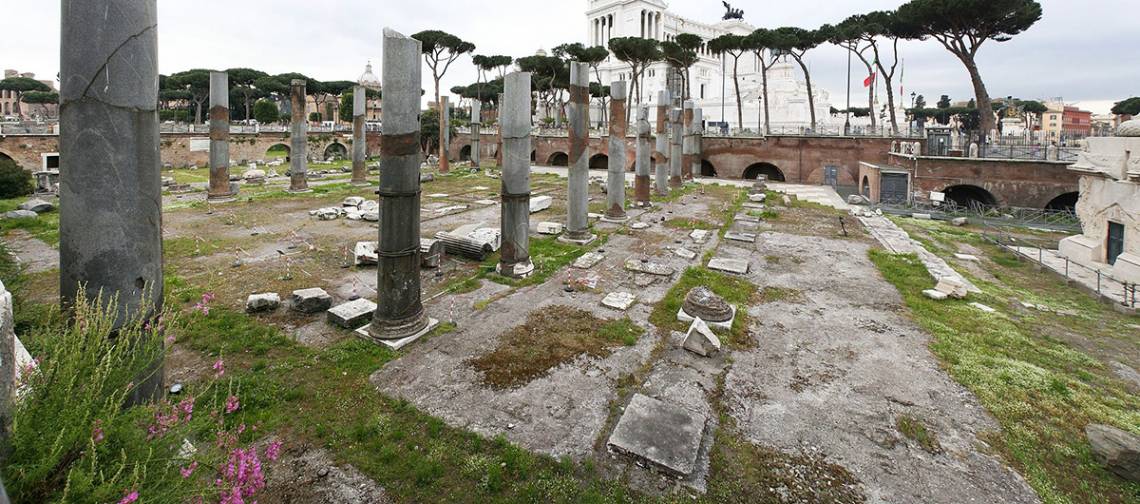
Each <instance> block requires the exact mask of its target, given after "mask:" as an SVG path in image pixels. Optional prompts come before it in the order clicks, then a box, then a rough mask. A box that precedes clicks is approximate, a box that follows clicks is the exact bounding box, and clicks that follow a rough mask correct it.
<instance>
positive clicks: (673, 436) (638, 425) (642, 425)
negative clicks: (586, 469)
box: [607, 394, 707, 476]
mask: <svg viewBox="0 0 1140 504" xmlns="http://www.w3.org/2000/svg"><path fill="white" fill-rule="evenodd" d="M706 421H707V418H706V417H705V416H704V415H701V414H697V413H694V412H691V411H689V410H686V409H684V408H681V407H678V406H674V405H671V404H667V403H664V402H662V401H658V400H657V399H653V398H651V397H647V396H644V395H641V394H636V395H634V396H633V399H632V400H631V401H630V403H629V406H626V408H625V413H624V414H623V415H622V417H621V420H618V424H617V426H616V427H614V432H613V434H611V435H610V439H609V442H608V443H607V445H608V446H609V448H610V449H611V450H614V451H616V452H619V453H625V454H628V455H632V456H634V457H636V458H639V459H641V460H644V461H645V462H648V463H650V464H652V465H653V466H655V467H657V468H659V469H662V470H664V471H665V472H667V473H669V474H672V475H676V476H688V475H690V474H692V473H693V470H694V469H695V467H696V463H697V454H698V451H699V450H700V446H701V436H702V434H703V433H704V430H705V422H706Z"/></svg>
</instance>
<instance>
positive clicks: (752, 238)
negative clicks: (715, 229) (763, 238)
mask: <svg viewBox="0 0 1140 504" xmlns="http://www.w3.org/2000/svg"><path fill="white" fill-rule="evenodd" d="M724 239H726V240H731V241H735V242H741V243H756V234H755V233H737V232H734V231H730V232H728V233H725V234H724Z"/></svg>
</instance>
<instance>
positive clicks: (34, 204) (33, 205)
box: [17, 198, 55, 214]
mask: <svg viewBox="0 0 1140 504" xmlns="http://www.w3.org/2000/svg"><path fill="white" fill-rule="evenodd" d="M17 208H19V209H20V210H31V211H33V212H35V213H38V214H40V213H44V212H50V211H52V210H53V209H54V208H55V205H53V204H52V203H51V202H48V201H44V200H42V199H38V198H37V199H30V200H28V201H25V202H23V203H20V206H19V207H17Z"/></svg>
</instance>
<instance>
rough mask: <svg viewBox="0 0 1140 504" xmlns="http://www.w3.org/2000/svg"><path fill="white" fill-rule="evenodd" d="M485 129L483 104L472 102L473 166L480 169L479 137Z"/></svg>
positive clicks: (477, 101) (476, 101)
mask: <svg viewBox="0 0 1140 504" xmlns="http://www.w3.org/2000/svg"><path fill="white" fill-rule="evenodd" d="M482 129H483V102H480V101H479V100H471V164H472V165H473V166H474V167H475V169H476V170H478V169H479V152H480V151H479V135H480V134H481V133H482Z"/></svg>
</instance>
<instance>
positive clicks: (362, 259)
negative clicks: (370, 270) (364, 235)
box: [353, 242, 380, 266]
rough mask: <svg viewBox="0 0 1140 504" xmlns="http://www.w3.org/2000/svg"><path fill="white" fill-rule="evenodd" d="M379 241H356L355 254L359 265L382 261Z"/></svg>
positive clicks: (374, 263) (370, 264) (373, 264)
mask: <svg viewBox="0 0 1140 504" xmlns="http://www.w3.org/2000/svg"><path fill="white" fill-rule="evenodd" d="M379 248H380V244H379V242H356V247H355V248H354V249H353V256H355V257H356V265H357V266H375V265H376V264H378V263H379V262H380V254H379V252H378V251H377V249H379Z"/></svg>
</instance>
